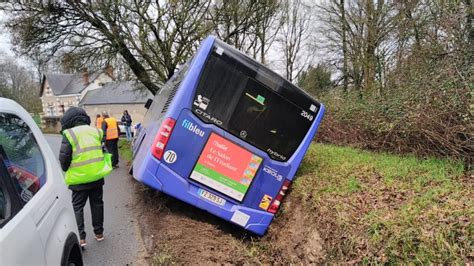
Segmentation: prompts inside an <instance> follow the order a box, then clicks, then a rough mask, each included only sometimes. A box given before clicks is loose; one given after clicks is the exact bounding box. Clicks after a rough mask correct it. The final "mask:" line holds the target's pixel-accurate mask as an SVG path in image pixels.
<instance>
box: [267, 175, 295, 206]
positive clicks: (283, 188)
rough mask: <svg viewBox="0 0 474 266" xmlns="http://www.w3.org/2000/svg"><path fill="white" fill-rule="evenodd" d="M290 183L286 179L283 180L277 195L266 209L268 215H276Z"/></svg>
mask: <svg viewBox="0 0 474 266" xmlns="http://www.w3.org/2000/svg"><path fill="white" fill-rule="evenodd" d="M290 184H291V181H290V180H288V179H285V181H284V182H283V185H282V186H281V189H280V191H279V192H278V195H277V196H276V197H275V199H274V200H273V202H272V204H271V205H270V207H269V208H268V212H270V213H277V211H278V209H279V208H280V204H281V201H282V200H283V198H284V197H285V195H286V192H287V191H288V188H290Z"/></svg>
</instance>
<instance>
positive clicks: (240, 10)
mask: <svg viewBox="0 0 474 266" xmlns="http://www.w3.org/2000/svg"><path fill="white" fill-rule="evenodd" d="M280 2H281V0H244V1H235V0H232V1H223V0H216V1H215V2H214V4H213V5H212V12H211V18H210V22H211V24H212V25H213V28H214V30H213V31H214V33H215V34H216V35H217V37H219V38H220V39H221V40H223V41H225V42H227V43H229V44H231V45H233V46H235V47H236V48H237V49H240V50H242V51H244V52H246V53H248V54H249V55H251V56H253V57H254V58H255V59H259V60H260V61H261V62H262V63H265V56H266V54H267V52H268V50H269V49H270V47H271V46H272V44H273V41H274V39H275V36H276V34H277V33H278V30H279V19H278V16H277V14H278V13H279V12H280V8H281V3H280Z"/></svg>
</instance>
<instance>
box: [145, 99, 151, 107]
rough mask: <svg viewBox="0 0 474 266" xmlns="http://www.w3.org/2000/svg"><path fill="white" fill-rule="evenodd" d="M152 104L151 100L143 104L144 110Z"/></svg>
mask: <svg viewBox="0 0 474 266" xmlns="http://www.w3.org/2000/svg"><path fill="white" fill-rule="evenodd" d="M152 103H153V100H152V99H148V100H147V101H146V103H145V109H150V106H151V104H152Z"/></svg>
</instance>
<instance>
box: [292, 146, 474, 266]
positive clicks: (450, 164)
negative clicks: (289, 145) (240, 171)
mask: <svg viewBox="0 0 474 266" xmlns="http://www.w3.org/2000/svg"><path fill="white" fill-rule="evenodd" d="M298 176H299V177H298V178H297V179H296V181H295V182H294V185H293V188H292V192H291V195H292V197H296V198H299V199H301V202H302V203H303V204H304V205H305V207H306V208H307V209H308V210H312V211H311V214H312V215H314V219H315V220H316V221H318V222H319V223H320V224H319V225H318V223H316V226H323V225H327V224H328V223H329V224H333V225H332V229H331V230H330V232H322V234H323V235H324V234H326V235H325V237H326V239H327V243H326V245H327V249H328V261H329V262H344V261H356V262H360V263H396V264H398V263H427V262H435V263H465V262H467V261H469V258H470V259H472V255H473V252H474V251H473V247H474V240H473V239H474V227H473V225H472V218H473V217H474V204H473V200H472V199H473V198H474V194H473V191H474V190H473V188H474V186H473V182H472V178H470V177H468V176H464V177H463V165H462V163H460V162H455V161H449V160H442V159H425V160H422V159H418V158H416V157H413V156H397V155H392V154H386V153H373V152H368V151H362V150H358V149H353V148H347V147H337V146H332V145H323V144H314V145H312V146H311V147H310V149H309V150H308V153H307V155H306V157H305V160H304V161H303V163H302V165H301V167H300V169H299V172H298ZM342 242H343V243H344V244H342Z"/></svg>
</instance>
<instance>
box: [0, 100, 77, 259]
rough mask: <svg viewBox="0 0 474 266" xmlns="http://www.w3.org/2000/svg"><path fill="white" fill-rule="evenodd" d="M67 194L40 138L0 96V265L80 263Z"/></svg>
mask: <svg viewBox="0 0 474 266" xmlns="http://www.w3.org/2000/svg"><path fill="white" fill-rule="evenodd" d="M78 235H79V233H78V230H77V224H76V220H75V217H74V211H73V209H72V204H71V194H70V191H69V190H68V189H67V187H66V184H65V183H64V180H63V173H62V171H61V168H60V167H59V164H58V162H57V159H56V157H55V155H54V154H53V152H52V151H51V149H50V147H49V145H48V143H47V142H46V139H45V138H44V136H43V134H42V133H41V131H40V130H39V128H38V126H37V125H36V124H35V122H34V121H33V119H32V118H31V116H30V115H29V114H28V113H27V112H26V111H25V110H24V109H23V108H22V107H21V106H20V105H18V104H17V103H15V102H13V101H11V100H8V99H5V98H0V265H82V264H83V263H82V253H81V248H80V246H79V238H78Z"/></svg>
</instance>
